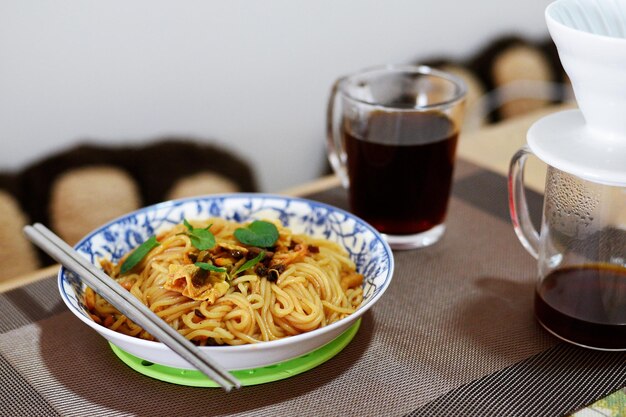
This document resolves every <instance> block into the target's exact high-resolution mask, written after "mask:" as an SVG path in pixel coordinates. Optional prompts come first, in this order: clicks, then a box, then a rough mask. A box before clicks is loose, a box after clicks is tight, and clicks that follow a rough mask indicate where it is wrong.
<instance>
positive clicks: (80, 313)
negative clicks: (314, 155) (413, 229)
mask: <svg viewBox="0 0 626 417" xmlns="http://www.w3.org/2000/svg"><path fill="white" fill-rule="evenodd" d="M208 217H222V218H225V219H228V220H236V221H239V222H244V221H248V220H251V219H262V218H266V219H279V220H280V221H281V222H282V224H283V225H285V226H286V227H288V228H290V229H291V230H292V231H293V232H294V233H307V234H310V235H313V236H318V237H324V238H326V239H330V240H332V241H335V242H337V243H339V244H340V245H342V246H343V247H345V248H346V249H347V250H348V252H349V253H350V256H351V258H352V259H353V260H354V262H355V263H356V265H357V270H358V271H359V272H360V273H362V274H363V275H364V276H365V279H364V299H363V303H362V304H361V306H360V307H359V309H357V311H356V312H355V313H353V314H351V315H349V316H348V317H346V318H344V319H342V320H340V321H338V322H336V323H333V324H331V325H329V326H326V327H323V328H320V329H317V330H314V331H311V332H309V333H304V334H300V335H297V336H291V337H287V338H284V339H280V340H275V341H270V342H262V343H257V344H250V345H242V346H207V347H200V349H202V350H204V351H206V352H207V353H208V354H210V355H211V357H212V358H214V359H215V360H216V361H217V362H219V363H221V364H222V365H223V366H224V367H225V368H226V369H228V370H239V369H253V368H258V367H262V366H268V365H272V364H276V363H280V362H284V361H286V360H289V359H293V358H296V357H299V356H302V355H304V354H307V353H309V352H312V351H313V350H315V349H317V348H319V347H321V346H323V345H325V344H326V343H329V342H331V341H332V340H334V339H335V338H336V337H338V336H339V335H341V334H342V333H343V332H344V331H346V330H347V329H348V328H349V327H350V326H351V325H352V324H354V323H355V322H356V320H358V319H359V317H361V316H362V315H363V313H365V311H367V310H368V309H369V308H371V307H372V306H373V305H374V303H376V301H377V300H378V299H379V298H380V297H381V296H382V295H383V293H384V292H385V290H386V289H387V287H388V286H389V283H390V282H391V277H392V274H393V268H394V260H393V255H392V252H391V249H390V248H389V246H388V245H387V243H386V242H385V241H384V240H383V238H382V237H381V235H380V234H379V233H378V232H376V230H374V228H373V227H371V226H370V225H368V224H367V223H365V222H364V221H363V220H361V219H359V218H358V217H355V216H354V215H352V214H350V213H348V212H346V211H343V210H340V209H338V208H335V207H332V206H329V205H326V204H322V203H318V202H314V201H310V200H305V199H300V198H290V197H283V196H276V195H268V194H225V195H214V196H205V197H197V198H189V199H183V200H175V201H169V202H165V203H161V204H157V205H154V206H150V207H146V208H143V209H141V210H138V211H135V212H133V213H130V214H128V215H125V216H122V217H120V218H118V219H116V220H113V221H112V222H110V223H107V224H106V225H104V226H102V227H100V228H99V229H97V230H95V231H93V232H91V233H90V234H89V235H87V236H86V237H85V238H84V239H82V240H81V241H80V242H79V243H78V244H77V245H76V246H75V249H76V250H77V251H78V252H79V253H81V254H82V255H83V256H85V257H86V258H87V259H89V260H90V261H91V262H92V263H94V264H95V265H99V260H100V259H103V258H108V259H111V260H112V261H117V260H118V259H119V258H120V257H121V256H122V255H123V254H125V253H127V252H128V251H130V250H131V249H133V248H134V247H136V246H137V245H139V244H140V243H141V242H143V241H144V240H145V239H147V238H148V237H149V236H150V235H152V234H154V233H155V232H159V231H160V230H161V229H166V228H169V227H171V226H172V225H174V224H177V223H180V222H182V219H183V218H190V219H201V218H208ZM84 288H85V284H84V283H83V282H82V281H81V280H80V277H78V276H77V275H76V274H74V273H72V272H70V271H68V270H67V269H65V268H61V270H60V272H59V291H60V293H61V297H62V298H63V301H64V302H65V304H67V306H68V308H69V309H70V311H71V312H72V313H74V314H75V315H76V316H77V317H78V318H79V319H81V320H82V321H83V322H84V323H86V324H87V325H88V326H90V327H92V328H93V329H95V330H96V331H97V332H98V333H100V334H101V335H102V336H103V337H105V338H106V339H107V340H109V341H110V342H111V343H113V344H114V345H116V346H118V347H119V348H121V349H123V350H124V351H126V352H128V353H130V354H132V355H134V356H137V357H139V358H141V359H144V360H147V361H150V362H153V363H157V364H161V365H166V366H170V367H175V368H181V369H194V367H193V366H192V365H190V364H189V363H188V362H187V361H185V360H183V359H182V358H180V357H179V356H178V355H177V354H176V353H174V352H173V351H171V350H170V349H169V348H168V347H167V346H165V345H164V344H162V343H159V342H154V341H148V340H143V339H139V338H135V337H131V336H127V335H124V334H121V333H117V332H115V331H113V330H110V329H108V328H106V327H104V326H101V325H99V324H97V323H95V322H94V321H93V320H92V319H91V318H90V317H89V315H88V313H87V310H86V308H85V306H84V304H83V302H82V294H83V291H84Z"/></svg>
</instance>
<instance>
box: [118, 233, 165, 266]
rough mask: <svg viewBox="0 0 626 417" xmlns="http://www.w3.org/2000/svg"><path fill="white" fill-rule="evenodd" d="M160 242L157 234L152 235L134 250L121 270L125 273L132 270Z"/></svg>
mask: <svg viewBox="0 0 626 417" xmlns="http://www.w3.org/2000/svg"><path fill="white" fill-rule="evenodd" d="M159 245H160V243H159V242H158V241H157V238H156V236H154V235H152V236H150V238H149V239H148V240H146V241H145V242H143V243H142V244H141V245H139V246H138V247H137V248H135V250H133V252H132V253H131V254H130V255H129V256H128V258H126V260H125V261H124V263H123V264H122V267H121V268H120V272H121V273H122V274H125V273H126V272H128V271H130V270H131V269H133V268H134V267H135V265H137V264H138V263H139V262H141V260H142V259H143V258H144V257H145V256H146V255H147V254H148V252H150V251H151V250H152V249H154V248H156V247H157V246H159Z"/></svg>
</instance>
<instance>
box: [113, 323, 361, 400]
mask: <svg viewBox="0 0 626 417" xmlns="http://www.w3.org/2000/svg"><path fill="white" fill-rule="evenodd" d="M360 325H361V319H358V320H357V321H356V322H355V323H354V324H353V325H352V326H351V327H350V328H349V329H348V330H346V331H345V332H343V333H342V334H341V335H339V336H338V337H337V338H336V339H335V340H333V341H331V342H330V343H327V344H326V345H324V346H322V347H321V348H318V349H317V350H314V351H313V352H311V353H307V354H306V355H303V356H300V357H298V358H295V359H291V360H288V361H286V362H282V363H279V364H276V365H270V366H265V367H262V368H255V369H246V370H241V371H232V372H231V373H232V374H233V376H235V377H236V378H237V379H238V380H239V382H241V385H242V386H248V385H257V384H265V383H267V382H273V381H279V380H281V379H285V378H289V377H291V376H294V375H298V374H301V373H302V372H305V371H308V370H309V369H312V368H315V367H316V366H318V365H321V364H322V363H324V362H326V361H327V360H329V359H330V358H332V357H333V356H335V355H336V354H338V353H339V352H341V351H342V350H343V348H345V347H346V346H347V345H348V343H350V341H351V340H352V339H353V338H354V336H355V335H356V332H357V331H358V330H359V326H360ZM109 344H110V345H111V349H112V350H113V352H114V353H115V354H116V355H117V356H118V357H119V358H120V359H121V360H122V362H124V363H125V364H126V365H128V366H130V367H131V368H133V369H134V370H135V371H137V372H139V373H141V374H144V375H146V376H149V377H151V378H155V379H158V380H161V381H165V382H170V383H172V384H178V385H187V386H190V387H210V388H213V387H215V388H219V385H217V384H216V383H215V382H214V381H213V380H212V379H209V378H208V377H207V376H206V375H204V374H203V373H202V372H200V371H196V370H187V369H178V368H172V367H169V366H164V365H158V364H156V363H152V362H148V361H146V360H143V359H140V358H138V357H136V356H134V355H131V354H130V353H128V352H126V351H124V350H122V349H120V348H119V347H117V346H115V345H114V344H112V343H109Z"/></svg>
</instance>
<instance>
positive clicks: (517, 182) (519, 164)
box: [508, 146, 539, 258]
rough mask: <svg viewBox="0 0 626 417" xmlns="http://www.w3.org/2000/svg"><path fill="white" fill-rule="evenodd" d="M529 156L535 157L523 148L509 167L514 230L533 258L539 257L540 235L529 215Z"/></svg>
mask: <svg viewBox="0 0 626 417" xmlns="http://www.w3.org/2000/svg"><path fill="white" fill-rule="evenodd" d="M529 155H533V153H532V151H531V150H530V149H529V148H528V146H524V147H522V148H521V149H520V150H519V151H517V152H516V153H515V155H513V158H512V159H511V164H510V166H509V182H508V187H509V214H510V215H511V221H512V222H513V229H515V234H516V235H517V238H518V239H519V240H520V242H522V246H524V248H525V249H526V250H527V251H528V253H530V254H531V255H532V256H533V257H535V258H537V257H538V256H539V233H538V232H537V229H535V226H534V225H533V223H532V221H531V220H530V214H529V213H528V204H527V203H526V194H525V191H524V166H525V165H526V159H527V158H528V156H529Z"/></svg>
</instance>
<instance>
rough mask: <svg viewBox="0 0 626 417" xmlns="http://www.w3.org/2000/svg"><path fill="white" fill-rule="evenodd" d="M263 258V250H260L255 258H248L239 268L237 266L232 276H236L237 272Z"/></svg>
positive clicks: (250, 266)
mask: <svg viewBox="0 0 626 417" xmlns="http://www.w3.org/2000/svg"><path fill="white" fill-rule="evenodd" d="M263 258H265V252H264V251H261V252H260V253H259V254H258V255H257V256H256V257H255V258H253V259H250V260H249V261H247V262H246V263H244V264H243V265H241V266H240V267H239V268H237V270H236V271H235V272H234V273H233V276H237V274H239V273H240V272H243V271H245V270H247V269H250V268H252V267H253V266H254V265H256V264H258V263H259V262H261V261H262V260H263Z"/></svg>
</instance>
